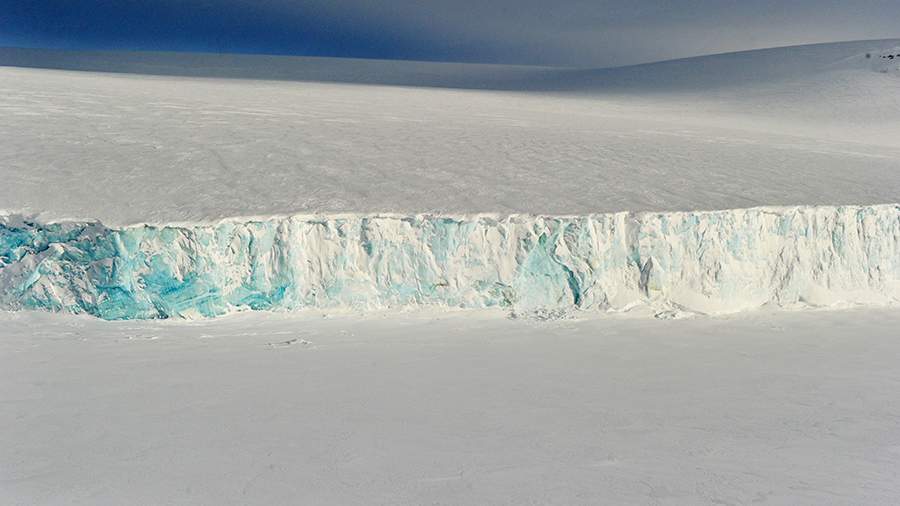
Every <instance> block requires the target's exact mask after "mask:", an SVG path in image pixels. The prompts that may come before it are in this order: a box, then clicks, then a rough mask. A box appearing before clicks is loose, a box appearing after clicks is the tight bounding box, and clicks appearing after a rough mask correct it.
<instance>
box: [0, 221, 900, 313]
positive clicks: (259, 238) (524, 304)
mask: <svg viewBox="0 0 900 506" xmlns="http://www.w3.org/2000/svg"><path fill="white" fill-rule="evenodd" d="M898 301H900V205H877V206H842V207H825V206H822V207H794V208H754V209H736V210H725V211H709V212H670V213H616V214H598V215H589V216H568V217H549V216H505V217H500V216H490V215H473V216H455V217H445V216H429V215H418V216H391V215H370V216H366V215H342V216H291V217H276V218H270V219H264V220H252V221H251V220H243V221H242V220H230V221H225V222H222V223H217V224H198V225H190V226H150V225H146V226H132V227H127V228H122V229H113V228H107V227H105V226H103V225H102V224H99V223H50V224H42V223H39V222H35V221H30V220H27V219H24V218H22V217H17V216H12V215H7V216H3V217H0V307H2V308H4V309H20V308H31V309H50V310H55V311H68V312H75V313H89V314H92V315H95V316H99V317H101V318H106V319H130V318H168V317H173V316H182V317H192V316H198V315H199V316H215V315H221V314H225V313H228V312H231V311H237V310H246V309H256V310H295V309H301V308H313V307H315V308H339V307H348V308H362V309H366V308H387V307H403V306H411V305H417V306H437V307H492V306H499V307H505V308H510V309H512V310H515V311H520V312H527V311H533V310H559V309H570V308H571V309H575V308H578V309H600V310H618V309H627V308H630V307H634V306H635V305H650V306H651V307H654V308H660V309H667V308H668V309H683V310H690V311H697V312H702V313H722V312H733V311H740V310H744V309H749V308H754V307H759V306H763V305H767V304H772V305H778V306H793V305H830V304H833V303H839V302H845V303H876V304H888V303H896V302H898Z"/></svg>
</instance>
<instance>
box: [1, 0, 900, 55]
mask: <svg viewBox="0 0 900 506" xmlns="http://www.w3.org/2000/svg"><path fill="white" fill-rule="evenodd" d="M897 20H900V1H898V0H856V1H853V2H849V1H846V0H843V1H837V0H794V1H790V0H743V1H740V0H643V1H641V0H594V1H588V0H556V1H547V0H518V1H514V0H494V1H488V0H431V1H427V0H382V1H379V2H374V1H366V0H305V1H292V0H256V1H252V0H180V1H179V0H0V45H7V46H27V47H56V48H74V49H139V50H176V51H213V52H250V53H271V54H298V55H318V56H353V57H364V58H401V59H424V60H451V61H482V62H505V63H534V64H561V65H585V66H603V65H617V64H628V63H637V62H643V61H650V60H659V59H666V58H673V57H680V56H690V55H695V54H704V53H713V52H721V51H730V50H740V49H750V48H757V47H771V46H777V45H788V44H800V43H810V42H825V41H835V40H851V39H873V38H889V37H896V36H900V24H898V22H897Z"/></svg>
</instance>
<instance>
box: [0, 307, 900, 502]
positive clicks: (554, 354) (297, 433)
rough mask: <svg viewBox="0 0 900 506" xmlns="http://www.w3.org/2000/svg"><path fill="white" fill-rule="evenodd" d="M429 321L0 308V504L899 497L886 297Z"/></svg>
mask: <svg viewBox="0 0 900 506" xmlns="http://www.w3.org/2000/svg"><path fill="white" fill-rule="evenodd" d="M425 313H426V314H420V313H419V312H410V313H407V314H404V315H402V316H398V315H397V314H396V313H395V312H384V313H380V314H378V313H372V314H367V315H364V316H355V315H340V316H335V315H334V314H332V313H329V318H323V317H322V316H323V315H322V313H321V312H318V311H313V312H307V313H303V314H270V313H263V312H253V313H244V314H240V315H234V316H230V317H226V318H215V319H210V320H202V321H180V320H167V321H158V320H157V321H127V322H104V321H99V320H97V319H94V318H84V317H77V316H71V315H58V314H48V313H41V312H36V311H30V312H19V313H0V448H2V449H3V451H0V503H2V504H4V505H18V504H22V505H29V506H32V505H63V504H64V505H91V506H94V505H98V504H100V505H106V504H111V505H120V504H151V505H155V504H203V505H206V504H214V505H222V506H226V505H247V504H254V505H257V504H258V505H268V504H271V505H283V504H315V505H319V504H322V505H348V506H353V505H366V506H371V505H399V506H404V505H410V506H418V505H423V504H441V505H447V506H453V505H460V506H463V505H465V506H471V505H481V504H490V505H510V506H513V505H514V506H521V505H526V504H540V505H561V506H562V505H564V506H577V505H597V504H610V505H624V506H630V505H635V506H638V505H641V506H646V505H656V504H663V505H667V506H668V505H685V506H696V505H707V504H708V505H722V504H733V505H750V504H758V503H761V504H774V505H791V506H822V505H834V506H838V505H860V504H865V505H870V504H871V505H893V504H898V503H900V444H898V442H900V396H898V395H897V387H898V385H900V362H898V360H897V357H898V356H900V339H897V329H898V328H900V311H897V310H896V309H895V308H890V309H871V308H866V309H852V310H846V311H798V312H778V313H770V312H767V311H756V312H752V313H741V314H740V315H733V316H726V317H717V318H688V319H681V320H676V321H660V320H654V319H652V318H638V317H633V316H631V315H611V316H604V317H601V318H588V317H583V318H577V319H566V320H556V321H550V322H534V321H530V320H521V319H519V320H510V319H508V318H505V317H504V315H503V314H502V313H499V312H496V311H478V310H474V311H456V312H443V311H442V312H436V313H431V314H428V313H430V312H425ZM289 343H292V344H289Z"/></svg>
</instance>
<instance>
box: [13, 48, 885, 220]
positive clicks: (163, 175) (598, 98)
mask: <svg viewBox="0 0 900 506" xmlns="http://www.w3.org/2000/svg"><path fill="white" fill-rule="evenodd" d="M897 44H898V41H867V42H853V43H839V44H829V45H819V46H807V47H792V48H779V49H773V50H766V51H753V52H747V53H735V54H730V55H717V56H710V57H703V58H693V59H688V60H678V61H673V62H664V63H659V64H651V65H642V66H637V67H627V68H622V69H610V70H576V69H541V68H538V69H529V68H527V67H526V68H523V67H497V66H478V65H454V64H449V65H448V64H434V63H412V62H372V61H342V60H328V59H303V58H273V57H248V56H244V57H228V56H210V55H205V56H204V55H165V54H155V55H139V54H131V55H129V54H124V55H123V54H102V53H101V54H97V53H94V54H91V53H85V54H73V53H54V52H35V51H25V50H9V49H7V50H2V51H0V65H3V64H8V65H24V64H29V65H37V66H41V65H42V66H47V67H62V68H82V69H85V68H86V69H92V70H103V69H106V70H111V71H116V72H120V73H101V72H84V71H65V70H48V69H33V68H20V67H12V66H9V67H0V114H2V117H3V121H2V122H0V139H2V142H0V176H2V181H3V184H2V185H0V208H2V209H6V210H9V211H27V212H32V213H40V214H41V215H42V218H43V219H45V220H51V219H99V220H100V221H102V222H103V223H104V224H106V225H109V226H115V225H122V224H131V223H147V222H152V223H171V222H195V221H205V220H215V219H219V218H227V217H235V216H248V215H263V216H270V215H272V214H294V213H335V212H355V213H378V212H388V211H389V212H398V213H421V212H438V213H474V212H492V213H501V214H507V213H527V214H587V213H597V212H618V211H629V210H631V211H634V210H644V211H647V210H649V211H667V210H697V209H731V208H739V207H741V208H743V207H753V206H759V205H804V204H805V205H809V204H876V203H894V202H897V201H898V200H900V177H898V176H897V174H898V171H900V140H898V139H900V72H898V71H897V70H896V69H890V68H882V67H883V65H882V64H881V63H880V60H878V59H877V58H874V59H873V58H869V59H867V58H866V57H865V54H866V53H867V52H871V53H873V54H876V55H877V54H878V52H879V51H882V50H887V49H889V48H892V47H894V46H896V45H897ZM885 70H886V71H885ZM124 72H148V73H156V74H177V73H181V74H189V75H192V76H194V77H184V76H177V75H176V76H173V75H144V74H136V73H124ZM197 76H201V77H197ZM202 76H206V77H202ZM230 77H245V78H246V77H257V78H270V79H281V80H268V81H265V80H251V79H232V78H230ZM387 85H401V86H387Z"/></svg>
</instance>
